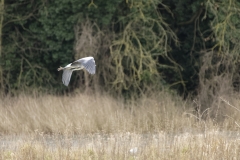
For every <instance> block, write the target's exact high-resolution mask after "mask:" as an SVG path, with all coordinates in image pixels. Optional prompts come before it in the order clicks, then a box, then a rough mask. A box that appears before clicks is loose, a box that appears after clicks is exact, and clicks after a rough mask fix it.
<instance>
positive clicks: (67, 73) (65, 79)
mask: <svg viewBox="0 0 240 160" xmlns="http://www.w3.org/2000/svg"><path fill="white" fill-rule="evenodd" d="M72 72H73V71H72V70H71V69H64V70H63V75H62V82H63V84H64V85H65V86H68V84H69V82H70V79H71V76H72Z"/></svg>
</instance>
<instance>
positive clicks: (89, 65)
mask: <svg viewBox="0 0 240 160" xmlns="http://www.w3.org/2000/svg"><path fill="white" fill-rule="evenodd" d="M78 62H80V63H81V65H83V67H84V68H85V69H86V70H87V71H88V72H89V73H90V74H95V71H96V65H95V61H94V59H93V58H90V57H88V58H82V59H79V60H78Z"/></svg>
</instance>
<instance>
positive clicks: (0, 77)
mask: <svg viewBox="0 0 240 160" xmlns="http://www.w3.org/2000/svg"><path fill="white" fill-rule="evenodd" d="M3 15H4V0H1V1H0V59H2V57H3V53H2V28H3V18H4V16H3ZM3 88H4V84H3V68H2V66H1V65H0V92H1V91H3Z"/></svg>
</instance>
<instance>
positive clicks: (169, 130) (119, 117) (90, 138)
mask: <svg viewBox="0 0 240 160" xmlns="http://www.w3.org/2000/svg"><path fill="white" fill-rule="evenodd" d="M238 102H239V101H238V99H235V100H234V101H231V102H228V101H227V100H226V99H223V100H222V102H221V103H223V104H225V107H223V109H224V110H223V111H224V116H222V117H225V118H222V119H219V118H217V117H215V118H212V119H206V120H202V119H201V115H198V114H197V113H195V112H194V105H195V103H193V102H191V101H187V100H186V101H183V100H181V99H179V98H176V97H174V96H171V95H170V94H167V93H165V92H160V93H157V94H152V95H150V96H146V97H142V98H141V99H139V100H132V101H128V102H126V101H124V100H122V99H114V98H111V97H110V96H108V95H107V94H76V95H74V96H53V95H38V96H35V95H20V96H18V97H4V98H1V101H0V133H1V136H0V139H1V144H0V159H107V160H109V159H178V160H179V159H182V160H188V159H189V160H192V159H206V160H213V159H214V160H215V159H236V160H237V159H240V134H239V133H240V132H239V131H240V126H239V124H240V112H239V111H238V108H239V107H238V106H237V104H238ZM221 107H222V106H221ZM221 107H219V108H218V109H219V112H218V113H219V115H218V116H219V117H221V115H220V114H222V112H220V110H221Z"/></svg>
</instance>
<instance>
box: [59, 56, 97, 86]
mask: <svg viewBox="0 0 240 160" xmlns="http://www.w3.org/2000/svg"><path fill="white" fill-rule="evenodd" d="M83 68H85V69H86V70H87V71H88V72H89V73H90V74H95V71H96V65H95V61H94V58H93V57H84V58H81V59H79V60H76V61H74V62H73V63H70V64H68V65H66V66H65V67H61V66H60V67H59V68H58V71H61V70H63V75H62V82H63V84H64V85H65V86H68V84H69V82H70V79H71V75H72V72H73V71H77V70H81V69H83Z"/></svg>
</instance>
